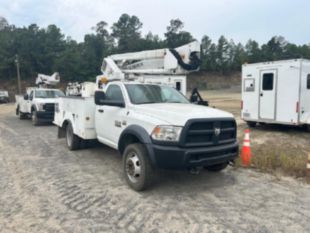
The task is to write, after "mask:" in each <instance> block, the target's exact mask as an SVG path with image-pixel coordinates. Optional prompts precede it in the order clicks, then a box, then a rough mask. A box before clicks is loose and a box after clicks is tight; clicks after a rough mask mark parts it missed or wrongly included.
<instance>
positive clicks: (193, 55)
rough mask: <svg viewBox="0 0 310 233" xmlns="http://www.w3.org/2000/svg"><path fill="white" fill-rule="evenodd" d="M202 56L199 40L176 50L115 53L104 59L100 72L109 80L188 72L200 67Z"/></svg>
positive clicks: (184, 73)
mask: <svg viewBox="0 0 310 233" xmlns="http://www.w3.org/2000/svg"><path fill="white" fill-rule="evenodd" d="M199 56H200V43H199V42H197V41H194V42H191V43H189V44H186V45H184V46H181V47H179V48H176V49H167V48H166V49H158V50H149V51H142V52H135V53H125V54H116V55H112V56H109V57H107V58H105V59H104V60H103V64H102V67H101V71H102V73H103V75H104V77H106V78H107V79H108V80H126V79H127V80H130V79H137V78H139V77H141V76H143V75H153V77H154V75H155V76H162V75H174V76H175V75H186V74H188V73H189V72H193V71H197V70H198V69H199V67H200V64H201V61H200V59H199ZM99 78H100V77H99ZM97 81H98V80H97Z"/></svg>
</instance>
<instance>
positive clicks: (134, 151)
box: [123, 144, 154, 191]
mask: <svg viewBox="0 0 310 233" xmlns="http://www.w3.org/2000/svg"><path fill="white" fill-rule="evenodd" d="M123 170H124V173H125V179H126V181H127V183H128V185H129V186H130V187H131V188H132V189H134V190H136V191H143V190H145V189H147V188H148V187H149V186H150V185H151V184H152V182H153V179H154V170H153V167H152V164H151V161H150V159H149V157H148V152H147V150H146V149H145V147H144V146H143V145H142V144H131V145H128V146H127V147H126V149H125V151H124V153H123Z"/></svg>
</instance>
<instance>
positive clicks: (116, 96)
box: [106, 85, 124, 102]
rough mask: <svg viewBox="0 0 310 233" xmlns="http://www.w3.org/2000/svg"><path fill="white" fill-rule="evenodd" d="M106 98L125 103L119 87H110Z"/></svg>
mask: <svg viewBox="0 0 310 233" xmlns="http://www.w3.org/2000/svg"><path fill="white" fill-rule="evenodd" d="M106 98H107V100H113V101H122V102H124V97H123V93H122V90H121V88H120V87H119V86H117V85H110V86H109V87H108V89H107V91H106Z"/></svg>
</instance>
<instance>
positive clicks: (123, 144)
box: [54, 82, 238, 190]
mask: <svg viewBox="0 0 310 233" xmlns="http://www.w3.org/2000/svg"><path fill="white" fill-rule="evenodd" d="M54 123H55V124H56V125H57V126H58V127H59V137H66V142H67V145H68V147H69V148H70V149H71V150H75V149H78V148H79V147H80V145H81V143H82V141H83V140H90V139H98V140H99V141H100V142H101V143H103V144H105V145H108V146H110V147H112V148H114V149H116V150H118V151H119V152H120V154H122V155H123V169H124V173H125V174H126V175H125V178H126V180H127V182H128V184H129V185H130V187H132V188H133V189H134V190H143V189H145V188H146V187H147V186H148V185H149V184H150V183H151V181H152V177H153V171H154V169H156V168H163V169H190V168H196V167H205V168H207V169H209V170H211V171H220V170H222V169H224V168H225V167H226V166H227V165H228V163H229V162H231V161H233V160H234V159H235V158H236V157H237V155H238V142H237V138H236V132H237V130H236V122H235V119H234V117H233V115H232V114H230V113H227V112H224V111H221V110H217V109H214V108H209V107H205V106H198V105H194V104H191V103H189V102H188V100H187V99H186V98H185V97H184V96H183V95H182V94H180V93H179V92H178V91H176V90H175V89H174V88H172V87H168V86H160V85H155V84H140V83H135V82H111V83H109V84H108V85H107V86H106V88H105V89H104V90H102V91H97V92H96V93H95V97H84V98H83V97H65V98H60V100H59V103H58V104H57V106H56V114H55V121H54Z"/></svg>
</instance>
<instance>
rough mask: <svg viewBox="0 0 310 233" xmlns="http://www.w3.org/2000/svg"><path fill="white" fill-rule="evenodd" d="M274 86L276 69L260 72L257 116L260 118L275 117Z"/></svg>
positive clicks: (275, 84) (268, 118)
mask: <svg viewBox="0 0 310 233" xmlns="http://www.w3.org/2000/svg"><path fill="white" fill-rule="evenodd" d="M276 86H277V72H276V70H264V71H263V72H261V76H260V92H259V116H260V118H261V119H267V120H274V119H275V113H276Z"/></svg>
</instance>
